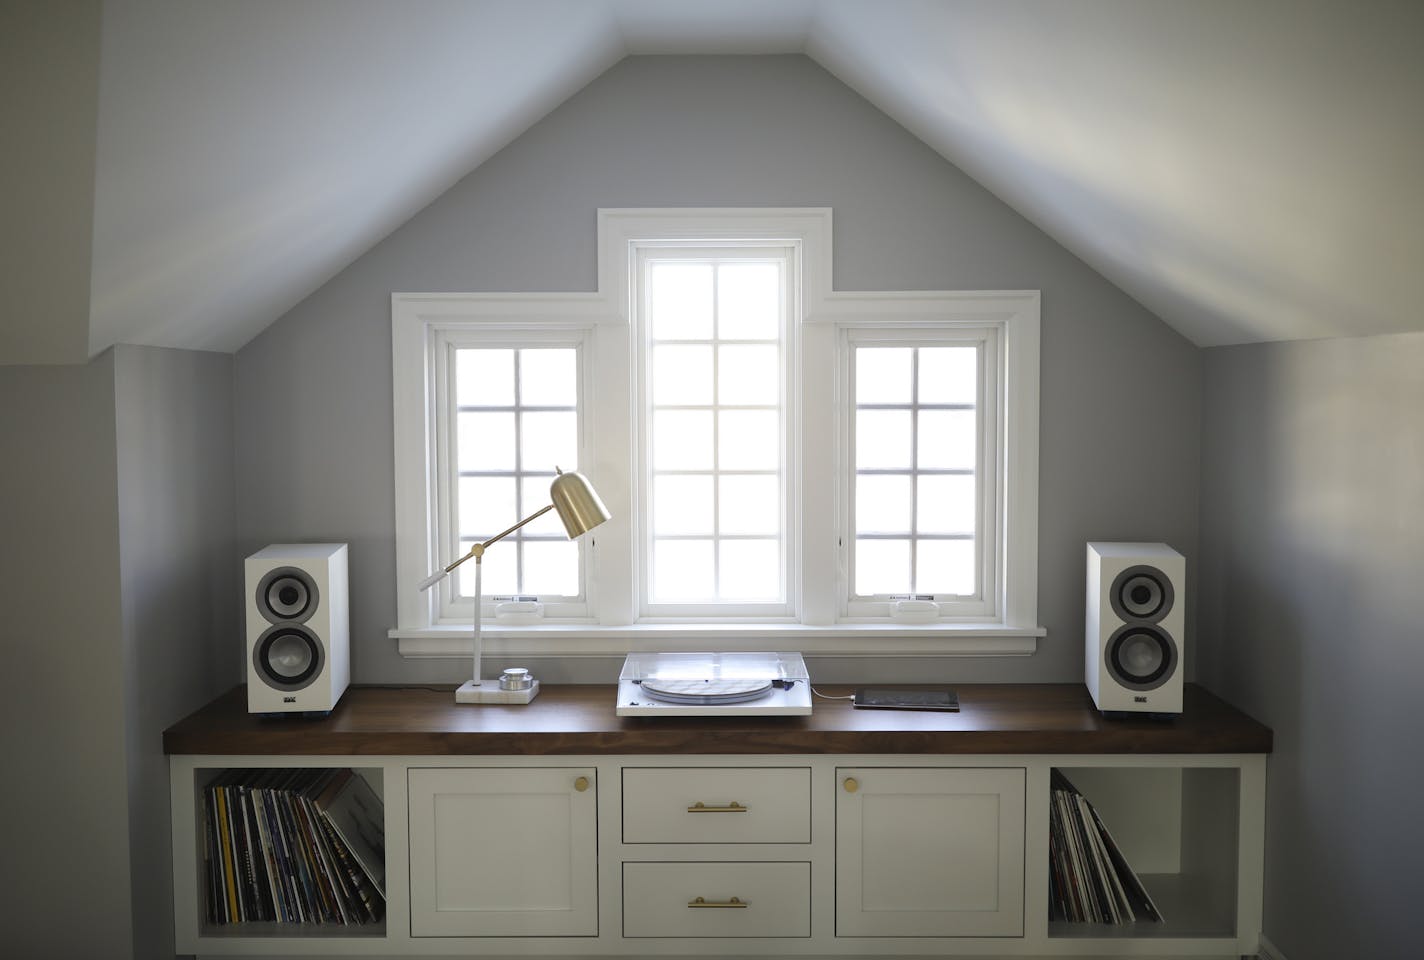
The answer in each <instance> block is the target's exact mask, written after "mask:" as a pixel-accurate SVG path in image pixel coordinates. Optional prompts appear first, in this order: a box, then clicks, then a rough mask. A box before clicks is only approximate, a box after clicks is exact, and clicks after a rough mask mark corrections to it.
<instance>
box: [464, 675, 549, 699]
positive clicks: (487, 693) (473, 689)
mask: <svg viewBox="0 0 1424 960" xmlns="http://www.w3.org/2000/svg"><path fill="white" fill-rule="evenodd" d="M538 695H539V681H538V680H535V681H534V682H533V686H531V687H530V688H529V689H528V690H501V689H500V688H499V681H498V680H481V681H480V682H479V683H475V681H473V680H466V681H465V682H464V683H462V684H461V685H460V689H458V690H456V691H455V702H456V703H515V704H523V703H528V702H529V701H531V700H533V699H534V698H535V697H537V696H538Z"/></svg>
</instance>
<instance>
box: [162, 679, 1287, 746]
mask: <svg viewBox="0 0 1424 960" xmlns="http://www.w3.org/2000/svg"><path fill="white" fill-rule="evenodd" d="M817 689H819V690H821V692H822V693H827V694H847V693H850V692H851V688H850V687H837V686H826V687H818V688H817ZM954 689H955V690H957V691H958V693H959V702H960V710H959V712H958V713H929V712H916V711H904V710H857V709H855V708H853V707H851V706H850V704H849V702H848V701H844V700H823V699H817V700H815V703H814V706H813V713H812V714H811V715H810V716H806V717H619V716H617V715H615V714H614V712H613V701H614V696H613V694H614V688H613V687H612V686H601V685H598V686H595V685H588V686H544V687H542V688H541V690H540V692H539V696H538V698H537V699H535V701H534V702H533V703H532V704H529V705H528V706H491V705H481V706H470V705H458V704H456V703H455V700H454V687H453V686H452V687H451V688H450V689H449V690H439V689H432V688H429V687H382V686H370V687H351V688H350V689H348V690H347V691H346V694H345V696H343V697H342V699H341V702H340V703H339V704H337V707H336V709H335V710H333V711H332V712H331V714H330V715H329V716H327V717H324V718H320V719H312V718H306V717H297V716H290V717H262V716H255V715H252V714H249V713H248V712H247V691H246V688H244V687H240V686H239V687H236V688H234V689H233V690H231V691H229V692H228V693H226V694H224V695H222V696H221V697H219V698H217V699H216V700H214V701H213V702H212V703H210V704H208V705H207V706H205V707H203V708H201V709H200V710H198V711H196V712H195V713H193V714H192V715H190V716H188V717H186V718H185V719H183V720H180V721H179V722H178V723H175V724H174V725H173V726H171V727H169V728H168V729H167V730H165V731H164V733H163V750H164V752H165V753H170V754H213V755H230V756H237V755H250V756H263V755H305V754H310V755H354V756H362V755H364V756H375V755H391V756H412V755H414V756H438V755H447V754H448V755H471V756H475V755H501V754H502V755H510V754H532V755H553V754H563V755H571V754H594V755H596V754H677V753H685V754H833V753H834V754H857V753H859V754H911V753H920V754H1023V753H1054V754H1064V753H1078V754H1082V753H1105V754H1107V753H1269V752H1270V750H1271V731H1270V729H1269V728H1267V727H1265V726H1263V725H1262V724H1260V723H1258V722H1256V721H1255V720H1253V719H1252V718H1250V717H1248V716H1246V715H1245V714H1244V713H1242V712H1241V711H1239V710H1237V709H1236V708H1234V707H1232V706H1231V705H1229V704H1227V703H1226V702H1225V701H1223V700H1221V699H1219V698H1218V697H1216V696H1214V695H1213V694H1211V693H1208V692H1207V691H1206V690H1204V689H1202V688H1201V687H1199V686H1196V685H1195V684H1187V686H1186V690H1185V699H1184V708H1183V712H1182V715H1181V716H1179V717H1176V718H1173V719H1170V720H1153V719H1148V718H1131V719H1111V720H1110V719H1106V718H1104V717H1103V716H1102V715H1101V714H1100V713H1098V711H1097V710H1096V709H1095V708H1094V707H1093V702H1092V700H1091V698H1090V697H1089V696H1088V691H1087V688H1086V687H1085V686H1083V685H1082V684H1066V683H1065V684H961V685H956V686H955V687H954Z"/></svg>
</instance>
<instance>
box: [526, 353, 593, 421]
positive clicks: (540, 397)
mask: <svg viewBox="0 0 1424 960" xmlns="http://www.w3.org/2000/svg"><path fill="white" fill-rule="evenodd" d="M519 403H520V405H521V406H525V407H573V406H577V404H578V351H576V350H574V349H573V348H572V347H564V348H559V349H547V350H546V349H540V350H521V351H519Z"/></svg>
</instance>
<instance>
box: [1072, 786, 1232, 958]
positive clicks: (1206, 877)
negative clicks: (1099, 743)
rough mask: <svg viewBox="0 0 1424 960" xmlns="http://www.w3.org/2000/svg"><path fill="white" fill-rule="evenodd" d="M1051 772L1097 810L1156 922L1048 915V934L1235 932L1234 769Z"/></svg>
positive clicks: (1205, 935) (1204, 934)
mask: <svg viewBox="0 0 1424 960" xmlns="http://www.w3.org/2000/svg"><path fill="white" fill-rule="evenodd" d="M1055 769H1056V770H1057V771H1058V772H1060V773H1062V774H1063V775H1064V776H1065V777H1067V779H1068V780H1069V781H1070V782H1071V783H1072V784H1073V786H1075V787H1076V788H1077V789H1078V790H1079V791H1080V792H1081V793H1082V794H1083V795H1084V796H1085V797H1086V798H1087V800H1088V802H1089V803H1090V804H1092V806H1093V807H1094V809H1096V810H1097V812H1098V815H1099V816H1100V817H1101V819H1102V822H1103V824H1104V826H1105V827H1106V828H1107V830H1108V832H1109V833H1110V834H1111V835H1112V838H1113V840H1114V841H1115V842H1116V843H1117V845H1118V847H1119V849H1121V851H1122V853H1123V855H1124V857H1125V858H1126V860H1127V862H1128V864H1129V865H1130V866H1131V867H1132V869H1133V871H1134V872H1135V873H1136V874H1137V876H1138V877H1139V879H1140V880H1141V881H1142V885H1143V886H1144V887H1145V888H1146V890H1147V893H1148V895H1149V896H1150V897H1151V898H1152V900H1153V902H1154V903H1155V904H1156V906H1157V908H1158V910H1159V911H1160V912H1161V914H1162V920H1161V921H1160V922H1159V921H1157V920H1143V919H1139V920H1137V921H1135V922H1133V923H1130V924H1124V925H1113V924H1103V923H1077V922H1070V921H1064V920H1050V922H1049V924H1048V935H1049V937H1050V938H1101V939H1119V938H1131V939H1175V938H1180V939H1194V938H1229V937H1234V936H1235V935H1236V930H1237V899H1238V898H1237V890H1238V887H1237V885H1238V851H1239V849H1240V845H1239V844H1238V837H1239V832H1240V830H1241V820H1240V798H1241V772H1240V770H1239V769H1238V768H1236V767H1231V766H1221V767H1217V766H1165V765H1163V766H1157V765H1151V766H1101V767H1099V766H1081V767H1080V766H1069V765H1060V766H1058V767H1057V768H1055ZM1045 868H1047V864H1045Z"/></svg>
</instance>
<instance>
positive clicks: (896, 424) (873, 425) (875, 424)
mask: <svg viewBox="0 0 1424 960" xmlns="http://www.w3.org/2000/svg"><path fill="white" fill-rule="evenodd" d="M911 424H912V420H911V419H910V411H908V410H857V411H856V412H855V465H856V468H857V469H859V470H876V469H890V470H908V469H909V468H910V467H912V466H914V464H913V462H912V461H913V459H914V456H913V452H912V448H911V443H910V440H911V433H912V429H913V428H912V426H911Z"/></svg>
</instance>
